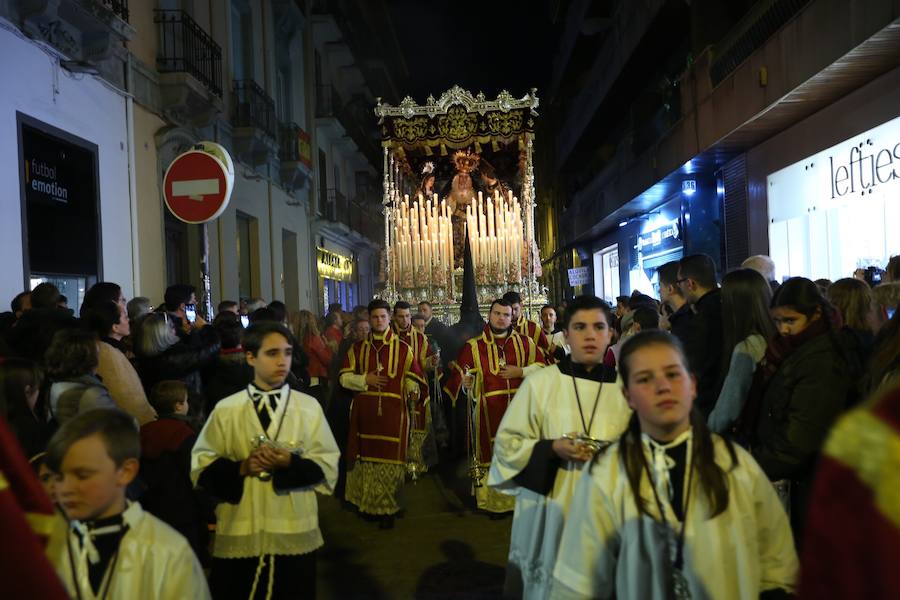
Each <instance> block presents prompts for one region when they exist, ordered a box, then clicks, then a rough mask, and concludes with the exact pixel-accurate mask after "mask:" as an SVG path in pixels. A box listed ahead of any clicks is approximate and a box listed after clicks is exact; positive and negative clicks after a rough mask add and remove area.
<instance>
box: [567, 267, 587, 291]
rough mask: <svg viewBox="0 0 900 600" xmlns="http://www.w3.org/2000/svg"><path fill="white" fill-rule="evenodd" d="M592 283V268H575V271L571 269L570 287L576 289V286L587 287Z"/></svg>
mask: <svg viewBox="0 0 900 600" xmlns="http://www.w3.org/2000/svg"><path fill="white" fill-rule="evenodd" d="M590 282H591V268H590V267H575V268H574V269H569V285H571V286H572V287H575V286H576V285H586V284H588V283H590Z"/></svg>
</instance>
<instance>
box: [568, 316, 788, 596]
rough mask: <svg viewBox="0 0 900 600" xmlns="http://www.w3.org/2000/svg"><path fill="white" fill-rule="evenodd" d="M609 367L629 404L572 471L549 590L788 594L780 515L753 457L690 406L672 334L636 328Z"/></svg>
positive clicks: (692, 394) (692, 387) (691, 381)
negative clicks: (610, 436)
mask: <svg viewBox="0 0 900 600" xmlns="http://www.w3.org/2000/svg"><path fill="white" fill-rule="evenodd" d="M619 369H620V373H621V376H622V380H623V384H624V385H625V389H624V392H625V394H626V397H627V398H628V402H629V404H630V405H631V407H632V408H633V409H634V411H635V415H634V417H632V420H631V422H630V423H629V426H628V430H627V431H626V432H625V434H623V435H622V437H621V439H620V440H619V441H618V442H616V443H615V444H613V445H612V446H610V447H609V448H608V449H607V450H605V451H604V452H602V453H600V454H599V455H598V456H597V458H596V460H595V461H594V462H593V464H591V465H590V466H589V467H587V468H585V469H584V471H583V475H582V477H581V479H580V481H579V482H578V487H577V489H576V492H575V497H574V498H573V500H572V511H571V512H570V514H569V519H568V521H567V522H566V527H565V531H564V533H563V537H562V542H561V544H560V548H559V556H558V558H557V563H556V568H555V570H554V574H553V575H554V584H553V591H552V595H551V597H552V598H557V599H569V598H620V599H622V598H641V599H642V600H643V599H647V600H657V599H658V600H668V599H670V598H693V599H694V600H701V599H718V598H728V599H729V600H732V599H733V600H751V599H752V600H756V599H758V598H767V597H768V598H787V597H788V594H789V593H790V592H792V591H793V588H794V580H795V578H796V575H797V555H796V552H795V550H794V543H793V538H792V536H791V529H790V526H789V524H788V520H787V516H786V515H785V512H784V509H783V508H782V506H781V503H780V502H779V500H778V496H777V494H776V492H775V490H774V488H773V487H772V484H771V483H770V482H769V480H768V478H767V477H766V476H765V474H764V473H763V472H762V470H761V469H760V467H759V466H758V465H757V464H756V462H755V461H754V460H753V458H752V457H751V456H750V455H749V454H748V453H747V452H745V451H744V450H742V449H741V448H738V447H734V446H732V445H731V444H730V443H728V442H726V441H725V440H723V439H722V438H720V437H719V436H718V435H714V434H711V433H710V432H709V430H708V429H707V428H706V422H705V420H704V418H703V417H702V415H701V414H700V413H699V412H698V411H695V410H693V411H692V409H693V403H694V399H695V398H696V395H697V385H696V379H695V378H694V377H693V376H692V375H690V373H689V372H688V370H687V360H686V359H685V356H684V352H683V350H682V349H681V346H680V343H679V342H678V341H677V340H676V339H675V338H674V337H672V336H671V335H669V334H667V333H664V332H661V331H647V332H641V333H638V334H637V335H635V336H634V337H632V338H631V339H629V340H628V341H627V342H626V343H625V345H624V346H623V347H622V354H621V359H620V361H619ZM635 488H636V489H635Z"/></svg>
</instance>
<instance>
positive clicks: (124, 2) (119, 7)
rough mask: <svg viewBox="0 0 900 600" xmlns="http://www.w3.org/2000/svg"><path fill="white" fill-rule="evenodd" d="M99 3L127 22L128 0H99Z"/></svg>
mask: <svg viewBox="0 0 900 600" xmlns="http://www.w3.org/2000/svg"><path fill="white" fill-rule="evenodd" d="M101 4H103V6H105V7H106V8H107V9H109V11H110V12H112V14H114V15H116V16H117V17H119V18H120V19H122V20H123V21H125V22H126V23H127V22H128V0H101Z"/></svg>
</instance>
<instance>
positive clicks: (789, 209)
mask: <svg viewBox="0 0 900 600" xmlns="http://www.w3.org/2000/svg"><path fill="white" fill-rule="evenodd" d="M766 184H767V185H766V191H767V193H768V211H769V212H768V214H769V254H770V256H771V257H772V259H773V260H774V261H775V264H776V265H778V267H779V275H780V276H781V277H788V276H804V277H809V278H812V279H817V278H823V277H824V278H828V279H832V280H835V279H840V278H841V277H847V276H849V275H850V274H852V273H853V271H854V270H855V269H857V268H866V267H869V266H876V267H879V268H884V266H885V264H886V263H887V261H888V259H889V258H890V257H891V256H892V255H894V254H900V232H898V230H897V227H896V224H897V223H900V200H898V197H897V194H898V193H900V117H898V118H895V119H893V120H891V121H888V122H887V123H884V124H883V125H880V126H878V127H875V128H874V129H870V130H868V131H865V132H863V133H860V134H858V135H856V136H853V137H852V138H850V139H847V140H845V141H844V142H842V143H840V144H837V145H835V146H832V147H830V148H828V149H826V150H822V151H821V152H818V153H816V154H813V155H811V156H809V157H807V158H805V159H804V160H802V161H799V162H797V163H794V164H792V165H790V166H788V167H785V168H783V169H781V170H778V171H775V172H773V173H771V174H770V175H768V177H767V178H766Z"/></svg>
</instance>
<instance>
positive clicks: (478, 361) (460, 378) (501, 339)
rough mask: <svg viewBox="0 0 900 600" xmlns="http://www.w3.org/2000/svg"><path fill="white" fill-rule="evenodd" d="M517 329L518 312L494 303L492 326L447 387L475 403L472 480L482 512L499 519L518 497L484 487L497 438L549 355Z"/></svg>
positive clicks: (471, 346) (470, 345) (464, 353)
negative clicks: (518, 394)
mask: <svg viewBox="0 0 900 600" xmlns="http://www.w3.org/2000/svg"><path fill="white" fill-rule="evenodd" d="M511 324H512V307H511V306H510V305H509V303H508V302H507V301H506V300H494V302H493V304H491V308H490V314H489V315H488V325H487V326H486V327H485V328H484V330H483V331H482V333H481V335H480V336H478V337H475V338H472V339H470V340H469V341H468V342H466V345H465V346H463V349H462V350H461V351H460V353H459V356H458V357H457V359H456V362H455V363H452V364H451V370H450V375H449V378H448V380H447V383H446V385H445V386H444V391H445V392H446V393H447V395H448V396H450V398H451V399H452V400H453V402H454V403H455V402H456V399H457V397H458V396H459V391H460V388H461V387H463V386H465V387H466V389H467V390H468V394H469V395H470V396H471V398H472V400H473V402H474V407H470V406H467V407H466V409H467V410H471V411H472V413H473V415H472V418H470V419H469V427H468V435H469V440H468V442H469V443H468V446H469V449H470V452H472V453H473V454H471V455H470V456H471V457H472V461H471V470H470V475H472V476H473V477H472V478H473V479H474V480H475V481H474V487H475V500H476V502H477V504H478V508H480V509H482V510H485V511H487V512H490V513H496V514H502V513H506V512H510V511H512V510H513V508H514V507H515V497H514V496H508V495H505V494H501V493H499V492H496V491H494V490H493V489H492V488H488V487H487V486H485V485H482V484H483V481H482V480H483V478H484V475H486V474H487V470H488V468H489V467H490V464H491V457H492V456H493V454H492V448H493V445H494V437H495V436H496V435H497V429H498V428H499V427H500V420H501V419H502V418H503V414H504V413H505V412H506V407H507V406H509V403H510V401H512V399H513V396H514V395H515V393H516V390H518V389H519V385H520V384H521V383H522V379H524V378H525V377H526V376H527V375H528V374H529V373H532V372H534V371H535V370H537V369H540V368H541V367H542V366H543V364H544V355H543V352H541V350H540V349H539V348H537V347H536V346H535V345H534V343H533V342H532V341H531V340H530V339H528V338H527V337H525V336H523V335H519V333H518V332H517V331H516V330H515V329H513V328H512V327H511Z"/></svg>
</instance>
